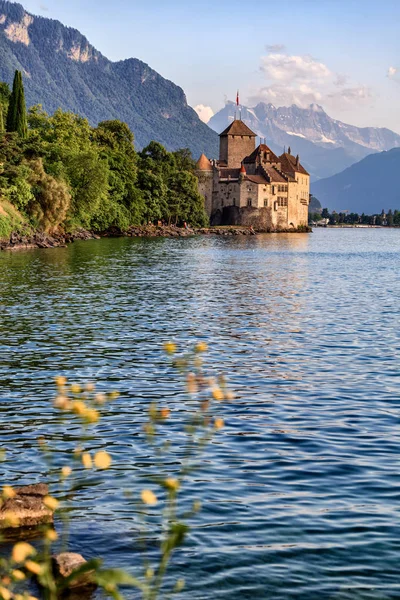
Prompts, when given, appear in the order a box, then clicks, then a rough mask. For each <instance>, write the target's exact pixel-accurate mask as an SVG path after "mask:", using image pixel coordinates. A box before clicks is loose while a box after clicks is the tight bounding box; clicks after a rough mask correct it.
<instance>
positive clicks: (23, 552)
mask: <svg viewBox="0 0 400 600" xmlns="http://www.w3.org/2000/svg"><path fill="white" fill-rule="evenodd" d="M33 554H35V549H34V548H33V547H32V546H31V545H30V544H27V543H26V542H18V544H15V546H14V548H13V549H12V554H11V556H12V559H13V561H14V562H16V563H22V562H24V560H26V559H27V558H28V556H32V555H33Z"/></svg>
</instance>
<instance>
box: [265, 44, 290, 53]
mask: <svg viewBox="0 0 400 600" xmlns="http://www.w3.org/2000/svg"><path fill="white" fill-rule="evenodd" d="M265 49H266V51H267V52H268V53H270V52H283V51H284V50H286V47H285V46H284V45H283V44H270V45H268V44H267V45H266V46H265Z"/></svg>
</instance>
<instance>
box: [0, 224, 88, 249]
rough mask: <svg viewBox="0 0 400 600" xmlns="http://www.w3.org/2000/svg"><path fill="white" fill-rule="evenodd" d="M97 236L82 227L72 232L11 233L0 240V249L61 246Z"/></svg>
mask: <svg viewBox="0 0 400 600" xmlns="http://www.w3.org/2000/svg"><path fill="white" fill-rule="evenodd" d="M98 238H99V236H98V235H96V234H94V233H92V232H90V231H86V230H84V229H80V230H78V231H76V232H74V233H61V232H60V233H53V234H51V235H50V234H48V233H40V232H37V233H32V234H20V233H13V234H11V236H10V239H9V240H6V241H1V240H0V250H26V249H29V248H63V247H65V246H66V245H67V244H71V243H72V242H73V241H75V240H93V239H98Z"/></svg>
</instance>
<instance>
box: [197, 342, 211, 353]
mask: <svg viewBox="0 0 400 600" xmlns="http://www.w3.org/2000/svg"><path fill="white" fill-rule="evenodd" d="M207 350H208V346H207V344H206V343H205V342H199V343H198V344H196V346H195V347H194V351H195V352H197V353H199V354H200V353H201V352H207Z"/></svg>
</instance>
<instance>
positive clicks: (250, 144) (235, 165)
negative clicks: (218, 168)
mask: <svg viewBox="0 0 400 600" xmlns="http://www.w3.org/2000/svg"><path fill="white" fill-rule="evenodd" d="M256 137H257V136H256V134H255V133H254V132H253V131H251V129H249V127H247V125H245V124H244V123H243V121H239V120H237V119H235V121H233V122H232V123H231V124H230V125H229V127H227V128H226V129H225V130H224V131H223V132H222V133H221V134H220V136H219V140H220V141H219V161H220V163H221V165H224V166H227V167H229V168H231V169H240V167H241V164H242V161H243V159H244V158H245V157H246V156H249V155H250V154H251V153H252V152H254V150H255V147H256Z"/></svg>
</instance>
